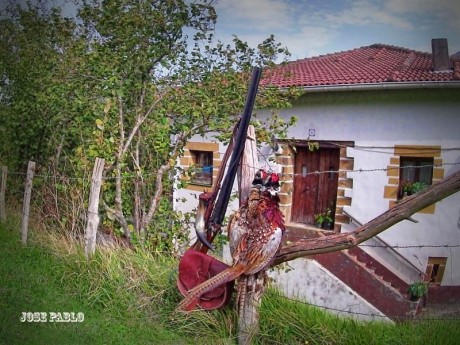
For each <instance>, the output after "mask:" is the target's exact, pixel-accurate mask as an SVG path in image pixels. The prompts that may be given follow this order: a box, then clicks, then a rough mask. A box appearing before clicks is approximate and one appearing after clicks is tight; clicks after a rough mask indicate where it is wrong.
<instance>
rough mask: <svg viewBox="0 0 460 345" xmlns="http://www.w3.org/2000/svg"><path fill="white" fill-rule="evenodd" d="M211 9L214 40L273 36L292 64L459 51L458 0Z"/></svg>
mask: <svg viewBox="0 0 460 345" xmlns="http://www.w3.org/2000/svg"><path fill="white" fill-rule="evenodd" d="M0 1H2V0H0ZM17 1H25V0H17ZM67 1H69V0H67ZM70 1H72V0H70ZM188 1H193V0H188ZM64 2H66V0H50V3H54V4H55V5H56V4H59V3H61V4H62V3H64ZM69 6H70V5H68V4H67V7H69ZM72 7H73V6H70V8H72ZM215 8H216V10H217V15H218V19H217V24H216V32H215V35H216V37H217V38H218V39H220V40H221V41H223V42H224V43H229V42H231V40H232V34H235V35H237V36H238V37H239V38H241V39H242V40H244V41H247V42H249V43H250V44H251V45H252V46H256V45H257V44H258V43H261V42H262V41H263V40H264V39H265V38H267V37H269V36H270V34H274V35H275V38H276V40H277V41H278V42H280V43H282V44H283V46H287V47H288V48H289V50H290V52H291V53H292V57H291V59H292V60H294V59H302V58H305V57H313V56H318V55H322V54H329V53H335V52H339V51H343V50H349V49H354V48H359V47H363V46H367V45H371V44H374V43H383V44H389V45H395V46H400V47H404V48H409V49H414V50H419V51H424V52H431V39H432V38H447V39H448V43H449V54H450V55H452V54H454V53H456V52H458V51H460V0H216V3H215ZM73 9H74V7H73ZM67 10H68V9H67ZM64 12H67V13H69V12H68V11H66V10H64Z"/></svg>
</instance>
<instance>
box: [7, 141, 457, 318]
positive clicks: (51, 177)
mask: <svg viewBox="0 0 460 345" xmlns="http://www.w3.org/2000/svg"><path fill="white" fill-rule="evenodd" d="M455 149H457V148H455ZM458 165H460V162H444V163H440V164H432V165H424V166H404V167H399V166H398V167H396V166H395V167H391V166H390V167H384V168H370V169H345V170H328V171H314V172H307V173H302V174H295V173H280V175H281V176H289V177H295V176H303V177H305V176H309V175H320V174H330V173H372V172H387V171H389V170H393V169H397V170H401V169H413V168H422V167H432V168H435V167H444V166H458ZM8 174H9V175H16V176H24V177H25V176H26V175H27V173H22V172H15V171H12V172H8ZM153 175H155V174H152V176H153ZM138 177H139V176H138V175H137V174H133V175H129V174H124V175H123V176H121V179H133V178H138ZM34 178H39V179H45V180H55V181H56V180H57V181H61V180H65V181H80V182H83V181H84V182H89V181H91V180H92V178H91V177H90V176H87V177H71V176H64V175H61V174H36V175H34ZM114 179H116V177H102V180H114ZM34 190H35V188H34ZM85 212H86V210H85ZM87 212H90V211H87ZM22 213H23V215H24V216H27V217H28V216H29V214H25V211H24V210H23V211H22ZM289 237H290V239H305V240H307V239H309V238H308V237H307V236H300V235H294V234H292V235H290V236H289ZM360 246H361V247H369V248H391V249H426V248H447V249H452V248H459V247H460V244H455V243H445V244H404V245H390V244H365V243H362V244H360ZM281 297H282V298H284V299H287V300H290V301H292V302H295V303H301V304H304V305H308V306H312V307H317V308H320V309H324V310H328V311H332V312H336V313H339V314H349V315H356V316H361V317H363V316H364V317H367V318H372V319H379V318H382V319H383V318H390V319H398V318H399V316H395V315H393V316H392V315H382V314H377V313H365V312H357V311H353V310H350V307H346V308H343V309H340V308H334V307H330V306H325V305H318V304H314V303H309V302H304V301H299V300H295V299H292V298H289V297H286V296H281ZM416 320H418V319H416ZM421 320H430V321H460V317H441V318H437V317H424V318H421Z"/></svg>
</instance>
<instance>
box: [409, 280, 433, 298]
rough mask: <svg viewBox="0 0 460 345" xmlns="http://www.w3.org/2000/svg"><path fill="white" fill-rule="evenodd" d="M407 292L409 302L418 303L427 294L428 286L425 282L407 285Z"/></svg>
mask: <svg viewBox="0 0 460 345" xmlns="http://www.w3.org/2000/svg"><path fill="white" fill-rule="evenodd" d="M407 292H408V294H409V297H410V300H411V301H418V300H419V299H420V297H423V296H425V295H426V294H427V292H428V285H427V283H425V282H415V283H412V284H411V285H409V287H408V289H407Z"/></svg>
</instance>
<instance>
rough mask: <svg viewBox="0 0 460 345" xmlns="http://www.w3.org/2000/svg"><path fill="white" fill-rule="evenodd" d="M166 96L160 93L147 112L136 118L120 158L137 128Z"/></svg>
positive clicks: (164, 93)
mask: <svg viewBox="0 0 460 345" xmlns="http://www.w3.org/2000/svg"><path fill="white" fill-rule="evenodd" d="M165 95H166V91H164V92H163V93H161V94H160V95H159V96H158V98H157V99H156V100H155V102H153V103H152V104H151V106H150V107H149V109H148V110H147V112H146V113H145V114H144V116H141V115H138V116H137V118H136V123H135V124H134V127H133V129H132V130H131V133H130V134H129V136H128V139H127V140H126V143H125V144H124V147H123V150H122V151H121V156H123V155H124V154H125V153H126V151H128V148H129V146H130V145H131V142H132V141H133V138H134V136H135V135H136V133H137V131H138V130H139V128H140V127H141V126H142V124H143V123H144V121H145V120H146V119H147V118H148V117H149V115H150V114H151V113H152V111H153V109H155V106H156V105H157V104H158V103H159V102H160V101H161V100H162V99H163V97H164V96H165Z"/></svg>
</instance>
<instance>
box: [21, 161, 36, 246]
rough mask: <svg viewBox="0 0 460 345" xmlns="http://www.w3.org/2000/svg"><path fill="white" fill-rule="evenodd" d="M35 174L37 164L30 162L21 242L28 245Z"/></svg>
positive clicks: (23, 209)
mask: <svg viewBox="0 0 460 345" xmlns="http://www.w3.org/2000/svg"><path fill="white" fill-rule="evenodd" d="M34 173H35V162H32V161H29V164H28V165H27V177H26V186H25V190H24V202H23V204H22V222H21V242H22V244H24V245H25V244H27V232H28V230H29V211H30V196H31V195H32V182H33V179H34Z"/></svg>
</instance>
